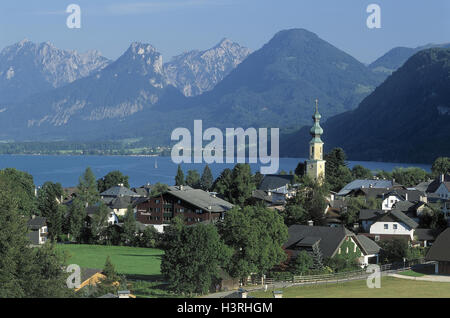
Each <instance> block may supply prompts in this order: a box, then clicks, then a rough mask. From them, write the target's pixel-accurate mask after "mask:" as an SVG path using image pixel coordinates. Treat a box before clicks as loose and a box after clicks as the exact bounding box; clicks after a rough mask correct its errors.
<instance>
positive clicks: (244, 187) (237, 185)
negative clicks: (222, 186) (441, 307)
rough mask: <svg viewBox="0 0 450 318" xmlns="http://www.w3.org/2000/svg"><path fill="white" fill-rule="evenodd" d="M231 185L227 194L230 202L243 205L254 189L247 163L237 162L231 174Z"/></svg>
mask: <svg viewBox="0 0 450 318" xmlns="http://www.w3.org/2000/svg"><path fill="white" fill-rule="evenodd" d="M231 180H232V182H231V186H230V189H229V194H230V195H231V198H230V200H231V203H233V204H238V205H244V203H245V201H247V200H248V199H249V198H250V197H251V196H252V193H253V191H254V190H255V189H256V185H255V184H254V180H253V177H252V171H251V169H250V165H249V164H243V163H238V164H236V165H235V166H234V168H233V171H232V174H231Z"/></svg>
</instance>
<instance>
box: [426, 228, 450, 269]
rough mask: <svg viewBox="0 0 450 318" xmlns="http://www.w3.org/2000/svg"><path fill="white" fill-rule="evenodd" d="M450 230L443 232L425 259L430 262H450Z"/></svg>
mask: <svg viewBox="0 0 450 318" xmlns="http://www.w3.org/2000/svg"><path fill="white" fill-rule="evenodd" d="M449 247H450V228H447V229H446V230H445V231H444V232H442V233H441V234H440V235H439V236H438V237H437V239H436V241H435V242H434V243H433V245H432V246H431V248H430V250H429V251H428V253H427V256H426V257H425V258H426V259H427V260H430V261H440V262H450V248H449Z"/></svg>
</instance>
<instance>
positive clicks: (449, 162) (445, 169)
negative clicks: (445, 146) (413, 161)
mask: <svg viewBox="0 0 450 318" xmlns="http://www.w3.org/2000/svg"><path fill="white" fill-rule="evenodd" d="M431 172H432V174H433V176H434V177H437V176H439V175H441V174H444V175H445V174H450V158H449V157H439V158H437V159H436V160H435V161H434V162H433V165H432V166H431Z"/></svg>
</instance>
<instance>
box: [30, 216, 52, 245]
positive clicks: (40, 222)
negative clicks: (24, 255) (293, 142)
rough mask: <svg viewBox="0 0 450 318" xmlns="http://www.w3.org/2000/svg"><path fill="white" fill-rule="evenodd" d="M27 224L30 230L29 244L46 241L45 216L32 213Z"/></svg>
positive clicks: (39, 243) (38, 243)
mask: <svg viewBox="0 0 450 318" xmlns="http://www.w3.org/2000/svg"><path fill="white" fill-rule="evenodd" d="M27 225H28V229H29V230H30V232H29V233H28V238H29V239H30V241H31V244H33V245H41V244H44V243H45V242H46V241H47V234H48V227H47V219H46V218H44V217H40V216H35V215H33V216H32V217H31V219H30V220H29V221H28V223H27Z"/></svg>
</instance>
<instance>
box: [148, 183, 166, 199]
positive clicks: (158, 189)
mask: <svg viewBox="0 0 450 318" xmlns="http://www.w3.org/2000/svg"><path fill="white" fill-rule="evenodd" d="M168 189H169V187H168V186H167V184H164V183H159V182H157V183H155V184H154V185H153V187H152V190H151V191H150V196H151V197H156V196H159V195H161V194H163V193H164V192H166V191H167V190H168Z"/></svg>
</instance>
